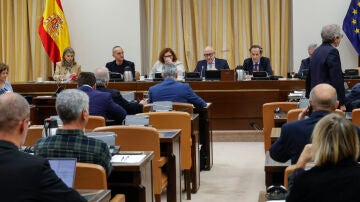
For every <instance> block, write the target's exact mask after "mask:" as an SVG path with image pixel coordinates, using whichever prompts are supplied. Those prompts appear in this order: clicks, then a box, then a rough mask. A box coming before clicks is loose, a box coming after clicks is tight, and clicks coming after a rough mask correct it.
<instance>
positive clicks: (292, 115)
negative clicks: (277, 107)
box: [287, 109, 345, 123]
mask: <svg viewBox="0 0 360 202" xmlns="http://www.w3.org/2000/svg"><path fill="white" fill-rule="evenodd" d="M302 111H303V109H291V110H289V111H288V113H287V123H289V122H291V121H296V120H298V116H299V114H300V112H302ZM335 113H337V114H339V115H341V116H345V112H343V111H341V110H340V109H336V110H335Z"/></svg>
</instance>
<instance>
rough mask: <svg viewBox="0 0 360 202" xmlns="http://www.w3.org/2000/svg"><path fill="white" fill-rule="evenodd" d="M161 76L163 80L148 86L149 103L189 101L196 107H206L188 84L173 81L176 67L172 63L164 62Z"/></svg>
mask: <svg viewBox="0 0 360 202" xmlns="http://www.w3.org/2000/svg"><path fill="white" fill-rule="evenodd" d="M162 76H163V78H164V81H163V82H161V83H159V84H156V85H155V86H152V87H150V88H149V103H152V102H156V101H172V102H185V103H191V104H193V105H194V106H195V107H196V108H203V107H206V103H205V102H204V100H203V99H201V97H199V96H198V95H196V94H195V93H194V91H193V90H192V89H191V87H190V86H189V84H187V83H181V82H178V81H175V79H174V78H176V67H175V65H174V64H166V65H165V66H164V71H163V73H162Z"/></svg>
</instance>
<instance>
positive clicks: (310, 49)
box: [298, 43, 317, 78]
mask: <svg viewBox="0 0 360 202" xmlns="http://www.w3.org/2000/svg"><path fill="white" fill-rule="evenodd" d="M316 47H317V45H316V43H313V44H310V45H309V46H308V54H309V57H307V58H305V59H303V60H301V65H300V69H299V71H298V77H299V78H301V77H303V71H304V70H305V69H309V68H310V58H311V56H312V54H313V53H314V51H315V49H316Z"/></svg>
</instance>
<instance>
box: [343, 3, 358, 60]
mask: <svg viewBox="0 0 360 202" xmlns="http://www.w3.org/2000/svg"><path fill="white" fill-rule="evenodd" d="M343 30H344V32H345V34H346V36H347V37H348V38H349V40H350V41H351V43H352V45H353V46H354V48H355V50H356V51H357V52H358V54H359V55H360V0H351V3H350V6H349V10H348V11H347V13H346V16H345V18H344V22H343Z"/></svg>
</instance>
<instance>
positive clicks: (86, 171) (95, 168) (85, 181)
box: [74, 162, 125, 202]
mask: <svg viewBox="0 0 360 202" xmlns="http://www.w3.org/2000/svg"><path fill="white" fill-rule="evenodd" d="M74 189H108V187H107V176H106V171H105V169H104V167H102V166H100V165H98V164H92V163H80V162H78V163H76V174H75V183H74ZM111 202H125V195H124V194H116V195H115V196H114V198H113V199H111Z"/></svg>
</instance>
